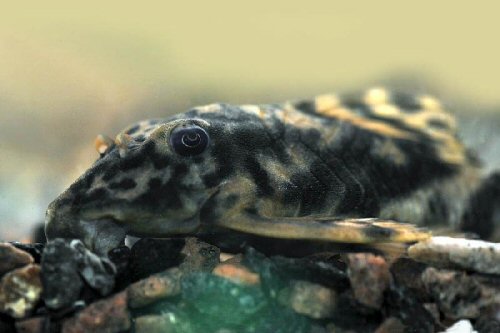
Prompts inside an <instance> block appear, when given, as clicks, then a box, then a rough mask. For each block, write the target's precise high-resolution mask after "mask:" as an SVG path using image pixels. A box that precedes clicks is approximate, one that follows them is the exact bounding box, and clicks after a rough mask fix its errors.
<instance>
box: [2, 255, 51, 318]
mask: <svg viewBox="0 0 500 333" xmlns="http://www.w3.org/2000/svg"><path fill="white" fill-rule="evenodd" d="M41 293H42V283H41V280H40V266H38V265H37V264H30V265H28V266H25V267H23V268H18V269H15V270H13V271H11V272H9V273H7V274H5V275H4V276H3V277H2V280H1V281H0V311H1V312H3V313H6V314H8V315H10V316H12V317H14V318H24V317H25V316H26V315H28V314H30V313H31V311H32V310H33V309H34V308H35V306H36V304H37V303H38V301H39V300H40V294H41Z"/></svg>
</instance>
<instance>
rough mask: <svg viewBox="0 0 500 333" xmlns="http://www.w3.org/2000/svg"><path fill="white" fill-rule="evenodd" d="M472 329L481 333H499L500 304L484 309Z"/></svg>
mask: <svg viewBox="0 0 500 333" xmlns="http://www.w3.org/2000/svg"><path fill="white" fill-rule="evenodd" d="M474 327H475V329H476V330H477V331H478V332H481V333H498V332H500V302H498V303H496V304H493V305H491V306H489V307H487V308H486V309H484V310H483V311H482V312H481V315H480V317H479V318H478V320H477V321H476V323H475V325H474Z"/></svg>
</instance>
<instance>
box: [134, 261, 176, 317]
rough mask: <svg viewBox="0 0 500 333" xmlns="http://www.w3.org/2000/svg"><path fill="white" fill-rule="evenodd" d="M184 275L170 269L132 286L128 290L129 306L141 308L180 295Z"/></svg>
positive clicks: (174, 269)
mask: <svg viewBox="0 0 500 333" xmlns="http://www.w3.org/2000/svg"><path fill="white" fill-rule="evenodd" d="M181 277H182V273H181V271H180V270H179V269H178V268H170V269H168V270H166V271H163V272H161V273H157V274H154V275H151V276H149V277H147V278H145V279H142V280H139V281H137V282H135V283H133V284H131V285H130V286H129V287H128V288H127V293H128V301H129V306H130V307H131V308H139V307H143V306H146V305H149V304H151V303H154V302H157V301H159V300H161V299H164V298H167V297H172V296H176V295H178V294H180V291H181Z"/></svg>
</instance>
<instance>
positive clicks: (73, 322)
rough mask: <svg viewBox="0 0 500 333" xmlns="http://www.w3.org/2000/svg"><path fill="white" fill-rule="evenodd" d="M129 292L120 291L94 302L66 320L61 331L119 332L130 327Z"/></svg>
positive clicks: (67, 332) (85, 332)
mask: <svg viewBox="0 0 500 333" xmlns="http://www.w3.org/2000/svg"><path fill="white" fill-rule="evenodd" d="M130 325H131V323H130V314H129V312H128V310H127V293H126V292H120V293H118V294H116V295H114V296H112V297H109V298H107V299H104V300H101V301H98V302H95V303H92V304H91V305H89V306H88V307H86V308H85V309H83V310H82V311H80V312H78V313H77V314H76V315H75V316H74V317H72V318H69V319H67V320H65V321H64V322H63V324H62V330H61V333H118V332H122V331H126V330H128V329H129V328H130Z"/></svg>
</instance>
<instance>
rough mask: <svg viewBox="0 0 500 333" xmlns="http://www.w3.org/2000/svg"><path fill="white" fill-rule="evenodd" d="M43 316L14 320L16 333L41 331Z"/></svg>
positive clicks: (40, 332)
mask: <svg viewBox="0 0 500 333" xmlns="http://www.w3.org/2000/svg"><path fill="white" fill-rule="evenodd" d="M45 319H46V318H45V317H33V318H28V319H24V320H20V321H17V322H16V331H17V333H43V329H44V324H45Z"/></svg>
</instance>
